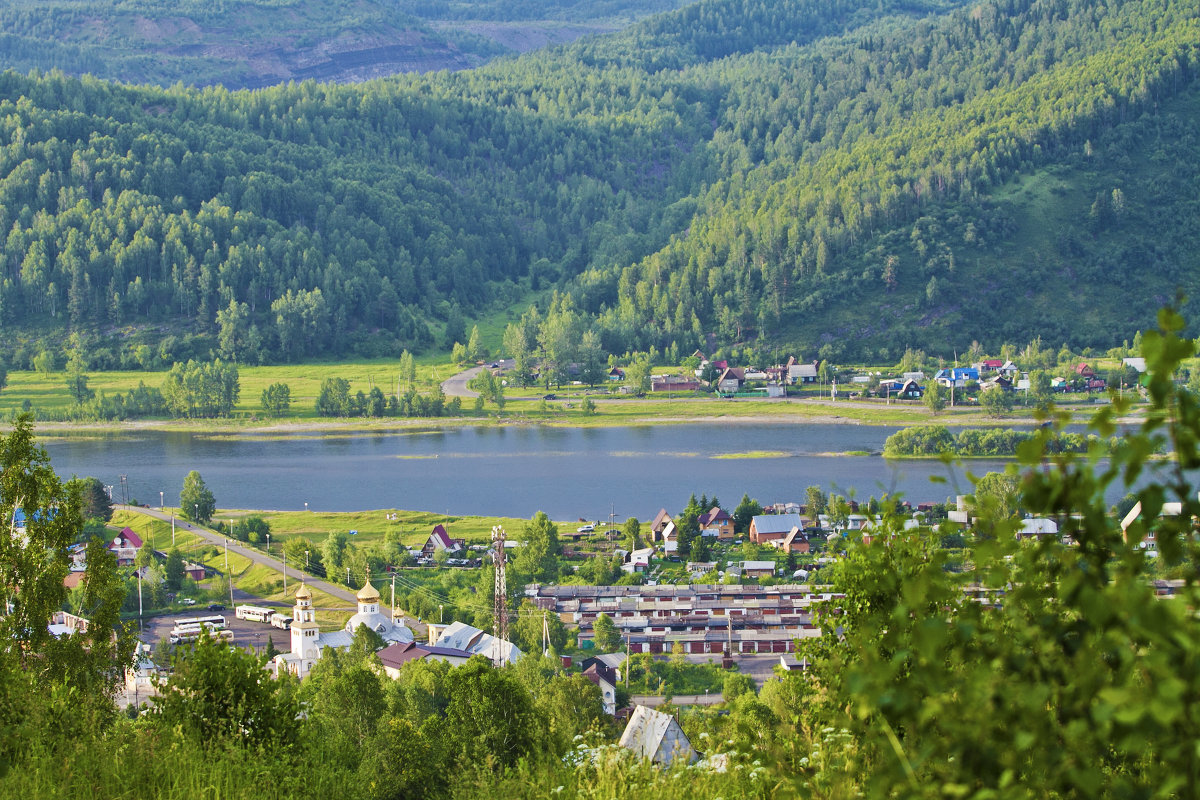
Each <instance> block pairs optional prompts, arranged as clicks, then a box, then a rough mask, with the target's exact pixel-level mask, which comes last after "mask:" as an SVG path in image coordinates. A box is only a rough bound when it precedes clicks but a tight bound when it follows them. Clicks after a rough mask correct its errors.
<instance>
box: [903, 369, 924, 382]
mask: <svg viewBox="0 0 1200 800" xmlns="http://www.w3.org/2000/svg"><path fill="white" fill-rule="evenodd" d="M900 380H902V381H916V382H917V383H924V382H925V372H924V371H923V370H916V371H915V372H902V373H900Z"/></svg>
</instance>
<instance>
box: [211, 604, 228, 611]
mask: <svg viewBox="0 0 1200 800" xmlns="http://www.w3.org/2000/svg"><path fill="white" fill-rule="evenodd" d="M208 610H209V611H224V610H225V606H223V605H221V604H220V603H209V604H208Z"/></svg>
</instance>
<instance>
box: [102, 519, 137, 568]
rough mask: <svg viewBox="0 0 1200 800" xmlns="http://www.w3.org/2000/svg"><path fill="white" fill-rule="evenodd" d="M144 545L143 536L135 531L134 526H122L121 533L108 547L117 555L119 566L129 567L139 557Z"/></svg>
mask: <svg viewBox="0 0 1200 800" xmlns="http://www.w3.org/2000/svg"><path fill="white" fill-rule="evenodd" d="M142 545H143V542H142V537H140V536H138V535H137V534H136V533H134V532H133V529H132V528H122V529H121V533H120V534H119V535H118V536H116V537H115V538H114V539H113V541H111V542H110V543H109V545H108V549H109V551H110V552H111V553H112V554H113V555H115V556H116V557H117V566H118V567H129V566H132V565H133V562H134V561H135V560H136V559H137V554H138V550H141V549H142Z"/></svg>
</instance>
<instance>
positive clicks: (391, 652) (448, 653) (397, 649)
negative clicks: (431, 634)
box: [376, 642, 471, 680]
mask: <svg viewBox="0 0 1200 800" xmlns="http://www.w3.org/2000/svg"><path fill="white" fill-rule="evenodd" d="M376 656H378V657H379V663H380V665H381V666H382V667H383V672H384V674H385V675H387V676H388V677H389V678H391V679H393V680H395V679H397V678H399V677H400V669H401V668H402V667H403V666H404V665H405V664H407V663H408V662H410V661H445V662H446V663H448V664H449V665H450V666H452V667H457V666H460V665H462V664H465V663H467V659H469V658H470V657H471V654H470V653H468V652H467V651H466V650H456V649H454V648H453V647H437V646H436V645H432V644H417V643H416V642H396V643H395V644H390V645H388V646H387V647H385V648H383V649H382V650H380V651H379V652H378V653H376Z"/></svg>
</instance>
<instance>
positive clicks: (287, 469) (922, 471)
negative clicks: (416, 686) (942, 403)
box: [44, 424, 1005, 519]
mask: <svg viewBox="0 0 1200 800" xmlns="http://www.w3.org/2000/svg"><path fill="white" fill-rule="evenodd" d="M895 430H896V429H895V428H891V427H875V426H864V425H792V424H788V425H781V424H775V425H754V424H721V425H714V424H690V425H668V426H643V427H626V428H587V429H573V428H544V427H536V426H534V427H521V428H516V427H509V428H446V429H437V430H433V431H428V432H421V433H413V432H407V433H353V434H348V435H337V436H319V435H297V436H285V437H278V436H275V437H267V436H261V437H256V436H249V437H240V438H239V437H230V436H219V435H207V434H183V433H164V432H146V433H136V434H118V435H112V436H100V437H96V438H69V437H68V438H61V439H45V440H44V444H45V445H46V449H47V450H48V451H49V452H50V455H51V459H52V461H53V464H54V467H55V469H56V470H57V471H58V472H59V474H60V475H63V476H70V475H72V474H74V475H79V476H85V475H91V476H95V477H97V478H100V479H101V480H103V481H104V482H105V483H106V484H110V485H112V486H114V487H117V488H114V497H118V496H119V492H120V488H119V487H120V476H121V475H125V476H126V479H127V485H128V487H129V491H130V496H131V498H135V499H136V500H137V501H138V502H141V503H149V504H152V505H158V502H159V492H160V491H161V492H163V493H164V496H165V499H166V503H167V504H168V505H170V504H172V503H175V504H177V503H178V502H179V490H180V487H181V486H182V484H183V478H184V476H185V475H186V474H187V473H188V472H189V471H190V470H193V469H195V470H199V472H200V474H201V475H202V476H203V477H204V480H205V482H206V483H207V484H208V486H209V488H210V489H211V490H212V492H213V494H214V495H215V496H216V499H217V505H218V507H220V508H254V509H280V510H299V509H303V508H304V507H305V505H304V504H305V503H306V502H307V503H308V507H309V508H310V509H312V510H317V511H354V510H361V509H374V508H403V509H412V510H426V511H438V512H448V513H452V514H482V515H503V516H513V517H530V516H532V515H533V514H534V513H535V512H536V511H539V510H542V511H545V512H547V513H548V514H550V516H551V517H553V518H555V519H574V518H576V517H583V518H587V519H602V518H606V517H608V515H609V513H610V510H611V511H614V512H615V513H616V514H617V516H618V517H619V518H625V517H629V516H635V517H638V518H640V519H648V518H650V517H652V516H653V515H654V513H655V512H657V511H658V509H659V508H660V507H666V508H668V509H679V508H682V507H683V506H684V505H685V504H686V503H687V499H688V496H689V495H690V494H692V493H693V492H695V493H696V495H697V496H699V495H700V494H708V495H710V496H711V495H714V494H715V495H716V496H717V497H718V498H719V499H720V500H721V502H722V504H723V505H724V506H726V507H727V508H732V507H733V506H735V505H736V504H737V503H738V501H739V500H740V499H741V497H742V495H743V494H749V495H750V496H751V497H754V498H756V499H758V500H759V501H760V502H762V503H763V504H767V503H773V502H777V501H778V502H782V501H786V500H795V501H798V502H799V501H803V497H804V489H805V487H807V486H809V485H814V484H815V485H819V486H822V487H824V488H825V489H827V490H834V491H838V492H840V493H851V492H853V493H854V494H855V495H857V496H858V497H859V498H867V497H871V496H878V495H880V494H882V493H884V492H887V493H892V494H895V493H902V494H903V495H904V496H905V497H907V498H908V499H910V500H912V501H913V502H920V501H927V500H932V501H938V502H940V501H943V500H945V499H946V498H947V497H951V496H953V495H955V494H957V493H966V492H968V491H969V490H970V484H969V482H968V481H967V480H966V478H965V472H964V470H963V468H957V469H950V468H947V467H946V466H944V465H942V464H941V463H940V462H937V461H926V460H917V461H895V462H889V461H886V460H885V459H883V458H881V457H879V456H847V455H830V454H831V453H842V452H846V451H856V450H861V451H869V452H878V451H880V450H882V448H883V442H884V440H885V439H886V438H887V437H888V436H889V435H890V434H892V433H893V432H895ZM752 451H777V452H781V453H785V454H786V455H785V456H782V457H776V458H734V459H722V458H718V456H722V455H728V454H738V453H749V452H752ZM1004 463H1005V462H1003V461H999V460H995V461H993V460H972V461H970V462H968V463H967V464H966V469H969V470H970V471H971V472H973V473H975V474H977V475H982V474H983V473H984V472H987V471H990V470H999V469H1003V466H1004ZM931 476H938V477H941V478H944V479H945V481H946V482H945V483H938V484H934V483H931V481H930V478H931Z"/></svg>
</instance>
